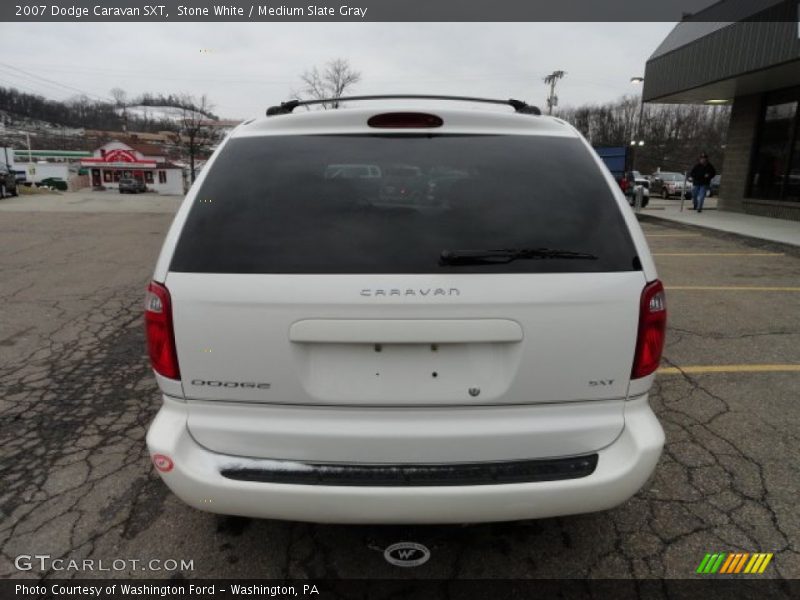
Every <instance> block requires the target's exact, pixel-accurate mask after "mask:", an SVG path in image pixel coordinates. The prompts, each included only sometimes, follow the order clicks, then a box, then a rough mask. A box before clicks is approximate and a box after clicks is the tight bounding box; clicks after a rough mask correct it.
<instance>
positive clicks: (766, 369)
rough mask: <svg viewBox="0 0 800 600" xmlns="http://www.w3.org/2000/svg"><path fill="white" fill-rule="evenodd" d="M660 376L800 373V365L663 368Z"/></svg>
mask: <svg viewBox="0 0 800 600" xmlns="http://www.w3.org/2000/svg"><path fill="white" fill-rule="evenodd" d="M657 372H658V374H659V375H681V374H683V373H689V374H699V373H791V372H800V364H787V365H691V366H687V367H661V368H660V369H659V370H658V371H657Z"/></svg>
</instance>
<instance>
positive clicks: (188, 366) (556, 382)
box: [145, 96, 666, 523]
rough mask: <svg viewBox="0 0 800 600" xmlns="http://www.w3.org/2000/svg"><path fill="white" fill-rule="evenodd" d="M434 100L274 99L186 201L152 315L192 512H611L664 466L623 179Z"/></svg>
mask: <svg viewBox="0 0 800 600" xmlns="http://www.w3.org/2000/svg"><path fill="white" fill-rule="evenodd" d="M418 98H419V99H420V101H419V103H418V104H417V105H415V107H414V108H407V107H405V106H404V105H408V104H409V102H408V97H406V96H402V97H400V96H385V97H379V98H375V97H359V98H354V99H349V100H350V101H351V104H350V106H351V108H345V109H341V110H329V111H303V112H300V111H298V113H297V114H293V113H292V110H293V109H294V108H295V107H296V106H299V105H302V104H312V103H313V102H298V101H292V102H289V103H284V104H282V105H280V106H278V107H273V108H272V109H270V110H269V111H268V113H267V114H268V115H269V116H267V117H264V118H260V119H256V120H252V121H248V122H245V123H243V124H242V125H240V126H239V127H238V128H237V129H235V130H234V131H233V132H232V133H231V134H230V136H229V137H228V138H227V139H226V140H225V142H224V143H223V144H221V145H220V147H219V148H218V150H217V151H216V152H215V153H214V155H213V157H212V158H211V159H210V160H209V161H208V163H207V165H206V168H205V169H203V172H202V174H201V175H200V177H199V179H198V180H197V182H196V183H195V184H194V185H193V186H192V189H191V190H190V191H189V193H188V195H187V196H186V199H185V201H184V203H183V205H182V206H181V208H180V210H179V211H178V213H177V215H176V217H175V220H174V222H173V224H172V227H171V229H170V230H169V233H168V234H167V237H166V240H165V242H164V246H163V249H162V251H161V255H160V257H159V259H158V262H157V264H156V268H155V273H154V274H153V281H152V283H150V285H149V288H148V290H147V295H146V305H145V320H146V329H147V335H148V346H149V353H150V358H151V361H152V366H153V369H154V371H155V376H156V379H157V381H158V385H159V387H160V389H161V392H162V395H163V406H162V407H161V409H160V411H159V413H158V415H157V416H156V418H155V420H154V422H153V424H152V425H151V427H150V430H149V432H148V435H147V445H148V448H149V450H150V454H151V456H152V460H153V463H154V465H155V467H156V469H157V470H158V471H159V473H160V475H161V477H162V478H163V480H164V482H165V483H166V484H167V485H168V486H169V487H170V489H171V490H172V491H173V492H174V493H175V494H176V495H177V496H178V497H179V498H181V499H182V500H183V501H184V502H186V503H187V504H190V505H191V506H193V507H195V508H198V509H201V510H205V511H211V512H216V513H222V514H230V515H243V516H250V517H263V518H271V519H289V520H301V521H317V522H337V523H467V522H481V521H507V520H517V519H529V518H540V517H551V516H555V515H568V514H575V513H584V512H591V511H599V510H604V509H609V508H611V507H614V506H616V505H618V504H620V503H622V502H624V501H625V500H626V499H628V498H630V497H631V496H632V495H633V494H635V493H636V492H637V491H638V490H639V489H640V488H641V487H642V486H643V485H644V484H645V482H646V481H647V479H648V477H649V476H650V475H651V474H652V472H653V470H654V468H655V466H656V463H657V461H658V458H659V455H660V453H661V450H662V446H663V443H664V433H663V430H662V428H661V426H660V424H659V422H658V420H657V419H656V417H655V415H654V414H653V412H652V410H651V409H650V406H649V403H648V391H649V389H650V386H651V384H652V382H653V378H654V373H655V371H656V369H657V367H658V364H659V361H660V357H661V351H662V347H663V343H664V335H665V329H666V305H665V298H664V290H663V286H662V284H661V283H660V282H659V280H658V279H657V275H656V269H655V266H654V264H653V260H652V258H651V255H650V252H649V249H648V246H647V243H646V241H645V238H644V236H643V234H642V231H641V229H640V227H639V225H638V223H637V221H636V219H635V215H634V214H633V211H631V209H630V207H629V206H628V204H627V202H626V199H625V196H624V195H623V193H622V191H621V190H620V189H619V186H618V185H617V184H616V182H615V181H614V179H613V178H612V176H611V174H610V173H609V172H608V170H607V169H605V168H604V166H603V163H602V162H601V161H600V159H599V158H598V157H597V155H596V154H595V153H594V151H593V150H592V148H591V147H590V146H589V144H588V143H587V142H586V140H585V139H584V138H583V137H582V136H581V135H580V134H579V133H578V132H577V131H576V130H575V129H574V128H573V127H572V126H570V125H569V124H567V123H566V122H564V121H562V120H560V119H557V118H552V117H546V116H542V115H541V114H539V111H538V110H537V109H535V108H534V107H530V106H528V105H526V104H524V103H522V102H519V101H515V100H509V101H488V100H482V99H475V98H470V99H464V98H457V99H453V98H448V97H430V96H420V97H418ZM364 99H369V100H375V102H372V103H371V105H372V106H373V107H372V108H366V107H365V105H363V104H360V103H359V102H356V101H359V100H364ZM378 100H380V101H382V102H383V103H386V102H387V100H388V101H389V103H388V106H389V109H387V108H381V104H380V102H378ZM453 100H460V102H459V103H456V102H453ZM467 100H469V101H471V102H494V103H495V104H499V105H506V106H505V107H504V108H494V109H488V110H483V109H481V110H475V109H474V108H472V107H467V106H466V104H464V102H465V101H467ZM375 105H377V106H378V108H375V107H374V106H375ZM352 106H358V107H357V108H356V107H352ZM431 106H435V108H431ZM476 106H477V105H476ZM511 109H513V110H511ZM347 165H352V166H353V168H352V169H348V167H347ZM363 165H372V166H374V168H373V169H370V170H369V176H364V177H360V176H357V173H358V172H359V171H358V169H359V168H362V166H363ZM332 169H335V170H336V171H337V172H338V171H342V172H344V171H347V172H349V173H351V174H353V176H348V177H331V176H330V174H331V172H332ZM362 170H363V169H362ZM388 174H393V175H392V177H391V178H389V177H388ZM387 197H391V202H387V201H386V198H387Z"/></svg>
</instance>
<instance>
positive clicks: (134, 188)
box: [119, 177, 147, 194]
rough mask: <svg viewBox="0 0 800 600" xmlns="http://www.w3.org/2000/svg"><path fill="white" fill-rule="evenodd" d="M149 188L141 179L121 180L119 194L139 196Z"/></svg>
mask: <svg viewBox="0 0 800 600" xmlns="http://www.w3.org/2000/svg"><path fill="white" fill-rule="evenodd" d="M146 191H147V186H146V185H145V184H144V181H142V180H141V179H135V178H133V177H130V178H126V179H120V180H119V193H120V194H138V193H139V192H146Z"/></svg>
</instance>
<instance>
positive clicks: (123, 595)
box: [0, 577, 800, 600]
mask: <svg viewBox="0 0 800 600" xmlns="http://www.w3.org/2000/svg"><path fill="white" fill-rule="evenodd" d="M0 598H2V599H3V600H12V599H13V600H51V599H52V600H87V599H94V600H122V599H127V600H132V599H135V600H165V599H166V600H173V599H174V600H212V599H213V600H225V599H230V598H279V599H290V598H303V599H306V600H314V599H319V600H338V599H347V600H350V599H357V600H381V599H386V600H400V599H405V598H408V599H412V598H413V599H414V600H417V599H421V600H425V599H428V598H430V599H442V600H455V599H462V598H463V599H466V600H472V599H476V600H484V599H485V600H500V599H505V598H513V599H517V598H519V599H523V598H524V599H530V598H564V599H570V600H571V599H573V598H574V599H577V600H583V599H586V600H598V599H604V598H609V599H611V598H613V599H614V600H628V599H630V600H634V599H637V600H638V599H640V598H641V599H648V600H650V599H659V598H664V599H672V598H679V599H683V598H687V599H689V598H692V599H694V598H702V600H711V599H715V598H720V599H722V598H724V599H726V600H727V599H739V598H742V599H748V600H749V599H751V598H752V599H753V600H756V599H758V600H772V599H776V600H777V599H784V598H786V599H788V598H800V580H781V579H757V578H747V579H745V578H734V577H730V578H728V577H714V578H702V579H666V580H658V579H647V580H623V579H591V580H585V579H581V580H578V579H566V580H557V579H545V580H541V579H540V580H537V579H519V580H508V579H497V580H494V579H480V580H475V579H448V580H443V579H424V580H420V579H372V580H367V579H342V580H332V579H319V580H303V579H300V580H272V579H267V580H264V579H262V580H257V579H242V580H234V579H192V580H189V579H165V580H156V579H147V580H141V579H137V580H132V579H129V580H103V579H58V580H57V579H52V580H51V579H43V580H36V579H6V580H4V581H0Z"/></svg>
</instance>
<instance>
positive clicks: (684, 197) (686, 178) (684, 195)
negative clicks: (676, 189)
mask: <svg viewBox="0 0 800 600" xmlns="http://www.w3.org/2000/svg"><path fill="white" fill-rule="evenodd" d="M688 180H689V173H687V172H686V171H684V172H683V189H682V190H681V212H683V203H684V202H685V201H686V182H687V181H688Z"/></svg>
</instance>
